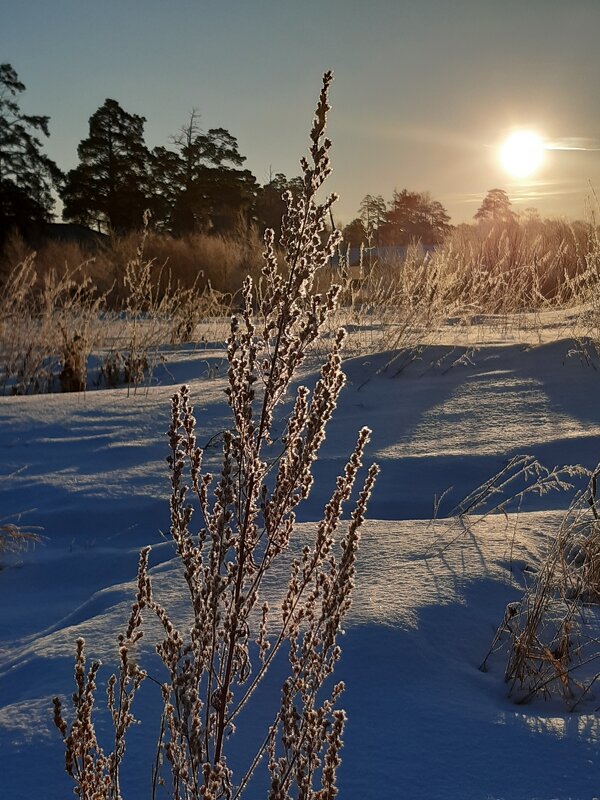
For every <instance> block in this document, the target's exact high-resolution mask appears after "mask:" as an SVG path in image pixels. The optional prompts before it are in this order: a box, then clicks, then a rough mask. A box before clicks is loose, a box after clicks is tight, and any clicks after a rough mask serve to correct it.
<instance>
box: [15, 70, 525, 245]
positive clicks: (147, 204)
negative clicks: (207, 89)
mask: <svg viewBox="0 0 600 800" xmlns="http://www.w3.org/2000/svg"><path fill="white" fill-rule="evenodd" d="M24 91H25V85H24V84H23V83H22V82H21V81H20V80H19V77H18V75H17V72H16V71H15V69H14V68H13V67H12V66H11V65H10V64H1V65H0V248H1V247H2V246H3V244H4V242H5V241H6V240H7V238H8V237H9V235H10V234H11V232H13V231H18V232H19V233H20V234H21V235H22V236H23V237H24V238H25V239H28V238H29V239H31V238H35V237H37V238H38V239H39V238H40V233H41V234H42V235H43V232H44V230H45V229H46V226H47V224H48V223H50V222H52V221H53V219H54V209H55V202H56V198H57V197H60V199H61V200H62V204H63V211H62V218H63V220H64V221H65V222H67V223H74V224H76V225H79V226H85V228H89V229H92V230H94V231H98V232H99V233H104V234H117V235H125V234H128V233H131V232H132V231H137V230H139V229H140V228H141V227H142V225H143V220H144V216H145V214H146V212H149V214H150V220H151V227H152V229H153V230H154V231H156V232H157V233H164V234H166V235H169V236H171V237H175V238H182V237H186V236H189V235H192V234H199V233H200V234H208V235H212V234H214V235H221V236H227V237H230V236H237V235H244V234H246V233H247V232H248V231H249V230H250V229H252V230H253V231H254V232H256V233H258V234H262V232H263V231H264V229H265V228H267V227H269V228H273V229H274V230H275V234H276V237H278V235H279V232H280V225H281V218H282V215H283V213H284V211H285V202H284V201H283V199H282V196H283V195H284V193H285V192H288V191H289V192H292V193H294V194H296V193H303V192H305V191H306V189H305V187H304V184H303V179H302V178H299V177H293V178H290V179H288V178H287V177H286V176H285V175H284V174H282V173H276V174H274V175H272V176H271V177H270V179H269V181H268V182H267V183H266V184H265V185H262V186H261V185H260V184H259V183H258V181H257V180H256V177H255V176H254V175H253V174H252V172H250V170H248V169H244V166H243V165H244V162H245V160H246V158H245V156H243V155H242V154H241V153H240V151H239V147H238V142H237V139H236V137H235V136H233V135H232V134H231V133H230V132H229V131H228V130H226V129H225V128H220V127H215V128H208V130H205V129H204V128H203V127H201V125H200V116H199V112H198V111H197V110H196V109H193V110H192V111H190V113H189V116H188V118H187V119H186V120H185V121H184V122H183V124H182V125H181V127H180V128H179V130H178V131H177V132H175V133H173V135H172V136H171V137H170V138H169V142H168V146H166V147H165V146H159V147H155V148H153V149H150V148H148V146H147V145H146V143H145V140H144V124H145V122H146V118H145V117H143V116H139V115H138V114H131V113H129V112H128V111H126V110H125V109H124V108H122V106H121V105H120V104H119V103H118V102H117V101H116V100H113V99H106V100H105V101H104V103H103V104H102V105H101V106H100V107H99V108H98V110H97V111H95V112H94V114H92V116H91V117H90V118H89V127H88V135H87V137H86V138H85V139H82V141H81V142H80V143H79V145H78V148H77V155H78V159H79V163H78V164H77V166H76V167H75V168H74V169H72V170H70V171H68V172H66V173H65V172H63V171H62V170H61V169H60V168H59V166H58V165H57V164H56V163H54V161H52V160H51V159H50V158H49V157H48V156H47V155H46V154H45V153H44V145H43V139H44V138H45V137H48V136H49V135H50V118H49V117H47V116H35V115H27V114H24V113H23V112H22V111H21V108H20V105H19V97H20V95H21V94H22V92H24ZM475 219H476V220H477V221H485V220H491V221H494V222H496V221H500V222H502V223H503V224H508V223H511V222H514V221H516V219H517V217H516V215H515V214H514V212H513V211H512V209H511V208H510V200H509V198H508V196H507V195H506V193H505V192H503V191H502V190H500V189H492V190H491V191H490V192H488V194H487V196H486V198H484V200H483V202H482V204H481V206H480V208H479V209H478V211H477V213H476V214H475ZM451 230H452V226H451V225H450V217H449V215H448V213H447V212H446V209H445V208H444V206H443V205H442V204H441V203H440V202H438V201H437V200H434V199H433V198H432V197H431V196H430V194H429V193H428V192H417V191H409V190H408V189H403V190H400V191H398V190H395V191H394V193H393V197H392V199H391V201H389V202H386V201H385V200H384V198H383V197H382V196H381V195H377V196H374V195H370V194H368V195H366V196H365V198H364V199H363V200H362V202H361V204H360V207H359V209H358V216H357V217H356V218H355V219H354V220H352V221H351V222H350V224H349V225H347V226H346V227H345V228H344V239H345V242H346V243H347V244H348V245H349V246H360V245H369V246H395V245H406V244H409V243H411V242H414V241H420V242H422V243H423V244H437V243H439V242H441V241H443V240H444V239H445V238H446V236H447V234H448V233H449V232H450V231H451Z"/></svg>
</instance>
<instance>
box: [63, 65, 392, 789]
mask: <svg viewBox="0 0 600 800" xmlns="http://www.w3.org/2000/svg"><path fill="white" fill-rule="evenodd" d="M331 80H332V76H331V73H326V74H325V75H324V79H323V88H322V91H321V95H320V98H319V102H318V105H317V110H316V114H315V117H314V121H313V126H312V130H311V148H310V159H303V160H302V162H301V164H302V169H303V173H304V191H303V193H302V195H300V196H299V197H298V198H297V199H294V198H293V197H292V195H291V194H287V195H286V196H285V201H286V207H287V211H286V214H285V217H284V219H283V225H282V235H281V247H282V249H283V252H284V254H285V264H286V268H285V269H284V270H281V269H280V268H279V265H278V261H277V257H276V253H275V242H274V236H273V233H272V232H271V231H269V232H267V234H266V236H265V252H264V265H263V269H262V292H261V297H260V299H258V298H257V296H256V293H255V288H254V285H253V281H252V279H251V278H250V277H248V278H247V279H246V281H245V282H244V287H243V291H242V310H241V313H240V314H239V316H235V317H233V319H232V322H231V330H230V335H229V339H228V343H227V356H228V363H229V372H228V389H227V396H228V400H229V405H230V408H231V413H232V417H233V427H232V430H231V431H230V432H227V433H226V434H225V435H224V440H223V461H222V467H221V472H220V475H219V476H218V477H217V479H216V481H214V480H213V476H212V475H210V474H208V473H203V472H202V455H203V454H202V449H201V448H200V447H199V446H198V443H197V434H196V420H195V418H194V415H193V409H192V406H191V399H190V392H189V389H188V388H187V387H185V386H184V387H183V388H182V389H181V390H180V391H179V392H178V393H177V394H176V395H175V396H174V397H173V401H172V416H171V425H170V429H169V444H170V456H169V466H170V473H171V489H172V493H171V502H170V509H171V527H170V533H171V537H172V539H173V542H174V544H175V548H176V552H177V557H178V559H179V561H180V564H181V570H182V574H183V578H184V580H185V584H186V586H187V592H188V594H189V601H190V609H191V617H192V621H191V624H190V626H189V627H188V628H187V629H179V628H178V627H177V625H176V624H175V623H174V622H173V620H172V618H171V616H170V614H169V611H168V610H167V609H166V608H164V607H163V605H162V604H161V603H160V601H159V599H158V598H157V597H156V596H155V594H154V592H153V582H152V577H151V575H150V572H149V570H148V558H149V548H146V549H145V550H144V551H143V552H142V554H141V557H140V563H139V571H138V594H137V599H136V602H135V604H134V605H133V608H132V612H131V617H130V620H129V623H128V626H127V629H126V631H125V632H124V633H123V634H122V636H121V637H120V640H119V654H120V667H119V672H118V674H117V675H115V676H113V677H112V678H111V679H110V681H109V708H110V710H111V713H112V717H113V722H114V727H115V737H114V744H113V750H112V752H110V753H109V754H106V753H105V752H104V751H103V749H102V748H101V746H100V744H99V743H98V740H97V738H96V733H95V727H94V715H93V705H94V695H95V681H96V673H97V669H98V667H97V665H96V664H92V666H91V667H90V668H89V670H88V671H87V672H86V667H85V656H84V644H83V641H80V642H79V643H78V648H77V657H76V670H75V674H76V686H77V690H76V693H75V695H74V697H73V702H74V711H75V714H74V721H73V722H72V723H71V726H70V727H69V726H68V725H67V722H66V721H65V719H64V716H63V708H62V704H61V701H60V700H59V699H58V698H57V699H56V700H55V722H56V725H57V727H58V728H59V730H60V731H61V733H62V735H63V737H64V740H65V744H66V759H67V760H66V767H67V771H68V772H69V774H70V775H71V776H72V777H73V779H74V782H75V786H76V792H77V794H78V795H79V796H80V798H85V799H86V800H90V798H92V797H93V798H111V799H115V798H118V797H121V790H120V777H119V775H120V770H121V762H122V757H123V753H124V748H125V734H126V731H127V728H128V727H129V725H130V724H131V721H132V719H133V717H132V712H131V707H132V701H133V697H134V695H135V692H136V691H137V689H138V687H139V685H140V683H141V682H142V681H143V680H144V678H145V677H146V674H145V672H144V671H142V670H141V669H140V667H139V666H137V662H136V661H135V660H134V658H133V655H132V650H133V647H134V645H136V644H137V642H138V640H139V639H140V638H141V636H142V612H144V613H146V612H147V611H148V612H151V613H152V614H154V615H155V616H156V618H157V619H158V621H159V623H160V625H161V626H162V630H163V638H162V640H161V641H160V642H159V643H158V645H157V646H156V651H157V653H158V655H159V657H160V660H161V661H162V664H163V665H164V670H165V678H164V681H163V682H162V686H161V692H162V698H163V714H162V720H161V726H160V728H161V733H160V740H159V748H158V753H157V756H156V759H155V762H154V763H155V767H154V770H153V779H152V796H153V797H154V795H155V792H156V791H157V787H158V785H159V783H160V781H161V780H166V781H167V782H168V783H169V788H170V793H171V796H172V797H173V798H177V800H179V799H180V798H181V800H184V799H185V800H192V798H199V797H203V798H205V799H206V800H216V799H217V798H228V799H229V800H237V798H240V797H242V796H248V795H249V791H250V789H249V787H251V783H250V781H251V778H252V775H253V773H254V771H255V770H256V768H257V766H258V764H259V762H260V761H261V759H263V758H264V759H265V760H266V765H267V770H268V786H269V788H268V792H267V796H268V797H269V800H288V798H292V797H294V798H296V797H297V798H306V799H307V800H308V799H309V798H310V800H325V799H326V798H329V799H332V798H334V797H335V795H336V794H337V768H338V766H339V764H340V750H341V747H342V734H343V729H344V724H345V713H344V712H343V711H342V710H341V709H340V708H338V700H339V697H340V695H341V693H342V691H343V688H344V686H343V683H341V682H335V681H334V679H333V672H334V667H335V665H336V662H337V661H338V659H339V658H340V648H339V646H338V644H337V637H338V634H339V632H340V629H341V626H342V623H343V620H344V617H345V615H346V614H347V612H348V609H349V608H350V604H351V597H352V589H353V584H354V573H355V560H356V554H357V549H358V545H359V539H360V529H361V525H362V523H363V520H364V517H365V511H366V506H367V502H368V498H369V495H370V493H371V490H372V488H373V485H374V482H375V479H376V474H377V471H378V470H377V467H376V466H375V465H373V466H371V467H370V469H369V470H368V472H367V475H366V478H365V480H364V483H363V485H362V488H361V489H360V490H358V491H356V492H355V483H356V481H357V477H358V473H359V470H360V468H361V465H362V459H363V453H364V449H365V446H366V444H367V442H368V440H369V431H368V429H366V428H364V429H362V430H361V431H360V433H359V435H358V440H357V443H356V446H355V448H354V451H353V452H352V454H351V456H350V458H349V460H348V463H347V465H346V467H345V470H344V472H343V474H342V475H340V476H339V477H338V478H337V483H336V486H335V490H334V492H333V494H332V496H331V498H330V500H329V502H328V503H327V505H326V508H325V510H324V514H323V518H322V519H321V521H320V522H319V523H318V524H317V525H316V530H315V535H314V538H313V539H312V541H311V543H310V544H307V545H306V546H305V547H304V548H303V549H302V551H301V553H300V554H299V555H298V556H297V557H292V555H291V552H292V551H291V546H292V543H293V540H294V537H295V536H296V535H297V531H296V511H297V508H298V506H299V505H300V504H301V503H302V502H303V501H304V500H306V499H307V498H308V496H309V494H310V491H311V487H312V485H313V476H312V466H313V464H314V462H315V460H316V459H317V457H318V455H319V451H320V448H321V446H322V444H323V442H324V439H325V430H326V426H327V423H328V421H329V419H330V418H331V415H332V414H333V412H334V409H335V406H336V402H337V399H338V396H339V393H340V391H341V389H342V387H343V385H344V380H345V379H344V375H343V373H342V371H341V349H342V345H343V342H344V332H343V331H342V330H340V331H339V332H338V333H337V335H336V337H335V342H334V344H333V347H332V349H331V352H330V353H329V355H328V357H327V359H326V360H325V363H324V364H323V366H322V369H321V375H320V378H319V380H318V381H317V384H316V386H315V388H314V390H313V391H312V393H311V392H309V390H308V389H307V388H306V387H304V386H300V387H299V388H297V389H296V392H295V398H294V402H293V408H292V411H291V413H290V415H289V419H288V422H287V427H286V429H285V433H284V435H283V437H282V440H281V441H282V443H283V450H282V451H280V452H276V449H275V444H274V438H275V437H274V435H273V424H274V420H275V419H276V415H277V410H278V407H279V406H280V405H281V403H282V401H283V400H284V398H285V397H286V394H287V393H288V391H289V388H290V384H291V381H292V380H293V378H294V376H295V374H296V373H297V371H298V369H299V368H300V366H301V365H302V364H303V362H304V359H305V357H306V355H307V352H308V351H309V348H310V347H311V345H312V344H313V343H314V342H315V340H316V338H317V337H318V336H319V332H320V330H321V328H322V326H323V325H324V324H325V323H326V321H327V319H328V317H329V316H330V315H331V314H332V313H333V311H334V310H335V306H336V301H337V297H338V294H339V287H337V286H333V287H331V288H330V289H328V290H327V291H326V292H325V293H323V294H318V293H314V292H313V291H312V288H313V284H314V281H315V278H316V275H317V272H318V270H319V269H321V268H322V267H324V266H325V265H326V264H327V262H328V259H329V257H330V254H331V252H332V251H333V249H334V247H335V246H336V244H337V242H338V233H337V232H333V233H332V234H330V235H329V236H328V237H326V236H325V230H326V220H327V218H328V216H329V210H330V208H331V205H332V203H333V202H334V200H335V197H334V196H331V197H329V198H328V199H326V200H324V201H323V202H321V203H319V202H317V200H316V199H315V197H316V193H317V192H318V190H319V189H320V187H321V186H322V184H323V182H324V181H325V179H326V177H327V176H328V174H329V172H330V165H329V156H328V151H329V148H330V142H329V140H328V139H327V138H325V123H326V116H327V112H328V110H329V103H328V90H329V86H330V83H331ZM324 241H325V243H323V242H324ZM352 497H354V509H353V511H352V513H351V514H350V517H349V519H347V520H346V521H343V520H342V517H343V511H344V506H345V505H346V504H347V503H348V502H349V501H351V499H352ZM194 515H195V516H194ZM196 517H199V523H198V525H197V526H195V525H193V522H192V520H193V519H195V518H196ZM340 532H341V541H340V542H339V543H338V544H337V545H336V542H335V540H336V537H338V536H339V534H340ZM281 561H283V562H284V563H285V564H286V565H287V570H288V571H289V581H288V584H287V588H286V589H285V590H284V594H283V601H282V602H281V605H280V606H279V607H270V605H269V603H268V601H267V599H266V596H265V579H266V576H267V574H268V573H269V572H270V571H272V570H273V569H274V565H275V564H276V563H277V562H281ZM286 657H287V660H288V662H289V666H288V675H287V677H286V678H285V680H284V681H283V684H282V685H281V690H280V705H279V709H278V710H277V711H276V712H274V716H273V718H272V721H271V724H270V726H269V727H268V729H267V730H265V732H264V738H263V739H262V742H261V743H260V744H259V745H258V746H257V748H256V751H255V753H254V755H253V756H252V757H251V758H250V759H249V760H248V762H247V763H246V765H245V766H244V767H243V768H242V769H241V771H239V772H234V770H233V767H232V766H231V764H232V760H231V758H230V757H229V756H230V754H231V751H232V745H234V740H235V730H236V726H237V725H238V724H240V725H241V726H243V724H244V722H245V721H247V719H248V716H249V715H248V714H243V713H242V712H244V711H245V710H246V709H247V707H248V706H249V705H251V703H252V700H253V698H255V692H256V690H257V688H258V686H259V685H260V684H261V683H262V682H263V681H264V680H265V678H266V677H267V675H268V674H269V673H271V674H272V670H271V668H272V667H273V666H274V664H275V661H276V659H277V662H278V663H281V660H282V659H285V658H286ZM238 735H243V734H242V733H241V732H240V734H238ZM161 763H164V764H165V765H167V773H168V774H167V776H165V775H164V773H163V772H162V770H161V766H160V765H161Z"/></svg>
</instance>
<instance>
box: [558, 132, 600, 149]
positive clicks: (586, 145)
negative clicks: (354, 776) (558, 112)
mask: <svg viewBox="0 0 600 800" xmlns="http://www.w3.org/2000/svg"><path fill="white" fill-rule="evenodd" d="M545 147H546V150H583V151H584V152H587V151H591V152H595V151H598V150H600V141H598V139H583V138H581V137H577V136H572V137H570V138H567V139H556V140H555V141H553V142H546V144H545Z"/></svg>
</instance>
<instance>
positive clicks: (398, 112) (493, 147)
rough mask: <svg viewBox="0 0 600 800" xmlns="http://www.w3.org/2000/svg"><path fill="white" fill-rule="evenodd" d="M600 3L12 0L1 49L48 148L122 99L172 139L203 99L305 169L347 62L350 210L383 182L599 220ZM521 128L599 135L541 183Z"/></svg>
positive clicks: (252, 164)
mask: <svg viewBox="0 0 600 800" xmlns="http://www.w3.org/2000/svg"><path fill="white" fill-rule="evenodd" d="M599 35H600V0H571V1H570V2H567V0H561V1H560V2H559V0H501V1H500V0H372V2H370V3H365V2H355V0H321V2H316V1H315V0H169V1H167V0H97V2H90V1H89V0H18V1H15V2H7V0H0V61H3V62H4V61H8V62H9V63H11V64H12V65H13V67H14V68H15V69H16V70H17V72H18V74H19V77H20V78H21V80H22V81H23V82H24V83H25V84H26V86H27V92H26V94H25V95H24V96H23V97H22V100H21V105H22V108H23V109H24V110H25V111H27V112H29V113H40V114H48V115H49V116H50V117H51V122H50V130H51V138H50V139H49V140H48V143H47V148H46V150H47V152H48V153H49V155H50V156H51V157H53V158H54V159H55V160H56V161H57V163H58V164H59V166H60V167H62V168H63V169H68V168H70V167H72V166H74V165H75V164H76V162H77V154H76V148H77V144H78V142H79V141H80V139H82V138H83V137H85V135H86V133H87V121H88V118H89V117H90V115H91V114H93V113H94V111H95V110H96V109H97V108H98V107H99V106H100V105H101V104H102V103H103V102H104V100H105V98H107V97H111V98H114V99H116V100H118V101H119V102H120V103H121V105H122V106H123V107H124V108H125V109H126V110H127V111H130V112H133V113H137V114H142V115H143V116H145V117H146V118H147V123H146V140H147V143H148V144H149V146H151V147H152V146H155V145H158V144H164V145H166V144H168V137H169V135H171V134H173V133H176V132H177V130H178V129H179V127H180V126H181V125H182V124H183V123H184V122H185V120H186V117H187V115H188V113H189V111H190V109H191V108H192V107H197V108H198V109H199V110H200V113H201V115H202V118H201V122H202V124H203V126H205V127H206V128H209V127H217V126H222V127H225V128H227V129H228V130H229V131H230V132H231V133H232V134H233V135H234V136H236V137H237V139H238V141H239V146H240V151H241V153H242V154H243V155H245V156H246V157H247V162H246V165H247V166H248V168H249V169H251V170H252V172H253V173H254V174H255V175H256V177H257V178H258V180H259V181H261V182H265V181H266V180H267V178H268V174H269V168H270V167H272V169H273V170H274V171H277V172H285V173H286V174H287V175H288V176H289V177H291V176H293V175H295V174H297V173H298V171H299V170H298V159H299V157H300V155H302V154H303V152H304V150H305V147H306V141H307V132H308V128H309V125H310V120H311V116H312V109H313V106H314V102H315V99H316V96H317V93H318V90H319V85H320V76H321V74H322V72H323V71H324V70H325V69H328V68H332V69H333V70H334V72H335V76H336V80H335V82H334V84H333V88H332V95H331V98H332V103H333V111H332V114H331V118H330V119H331V122H330V129H329V130H330V134H331V136H332V138H333V141H334V149H333V162H334V176H333V177H332V179H331V182H330V188H331V189H332V190H335V191H337V192H338V193H339V194H340V195H341V200H340V202H339V204H338V206H337V217H338V218H339V219H340V220H342V221H344V222H348V221H349V220H350V219H351V218H352V217H353V216H355V215H356V210H357V206H358V204H359V202H360V200H361V198H362V197H363V196H364V195H365V194H366V193H371V194H382V195H383V196H384V197H385V198H386V200H388V199H389V198H390V197H391V195H392V192H393V190H394V188H398V189H402V188H408V189H415V190H429V191H430V192H431V193H432V195H433V197H434V198H435V199H437V200H440V201H441V202H442V203H443V204H444V205H445V206H446V208H447V209H448V210H449V212H450V213H451V215H452V218H453V221H454V222H459V221H463V220H468V219H470V218H471V217H472V215H473V213H474V212H475V210H476V208H477V206H478V205H479V202H480V201H481V199H482V197H483V196H484V195H485V193H486V191H487V190H488V189H490V188H493V187H499V188H504V189H506V190H507V191H508V192H509V194H510V196H511V197H512V198H513V202H514V203H515V205H516V206H517V207H518V208H523V207H525V206H536V207H537V208H539V210H540V211H541V212H542V213H543V214H548V215H557V214H564V215H568V216H582V215H583V214H584V203H585V198H586V194H589V182H591V183H592V184H593V185H595V186H597V187H599V188H600V151H597V150H595V149H594V148H595V147H600V100H599V99H598V81H599V79H600V48H599V46H598V37H599ZM515 127H525V128H532V129H534V130H537V131H538V132H539V133H540V134H541V135H543V136H544V137H546V139H547V140H549V141H550V142H554V143H559V144H564V145H566V146H571V145H573V144H575V146H577V147H580V146H581V147H584V148H587V149H578V150H572V149H571V150H551V151H548V153H547V157H546V160H545V162H544V166H543V167H542V169H541V170H540V171H539V172H538V173H537V174H536V175H535V177H534V178H532V179H530V180H527V181H525V180H521V181H516V180H515V179H513V178H511V177H510V176H508V175H507V174H506V173H505V172H504V171H503V170H502V168H501V167H500V166H499V164H498V158H497V146H498V143H499V141H500V140H501V139H502V137H503V136H504V135H505V134H506V133H507V132H508V131H509V130H511V129H513V128H515Z"/></svg>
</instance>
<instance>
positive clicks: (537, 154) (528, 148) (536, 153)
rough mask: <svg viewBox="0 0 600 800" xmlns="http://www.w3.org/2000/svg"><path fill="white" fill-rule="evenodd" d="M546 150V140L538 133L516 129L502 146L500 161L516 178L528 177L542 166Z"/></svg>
mask: <svg viewBox="0 0 600 800" xmlns="http://www.w3.org/2000/svg"><path fill="white" fill-rule="evenodd" d="M544 150H545V145H544V140H543V139H542V137H541V136H538V134H537V133H532V132H531V131H515V133H513V134H511V135H510V136H509V137H508V139H506V141H505V142H504V144H503V145H502V147H501V148H500V161H501V163H502V166H503V167H504V169H505V170H506V171H507V172H509V173H510V174H511V175H513V176H514V177H515V178H527V177H528V176H529V175H532V174H533V173H534V172H535V171H536V170H537V169H538V168H539V167H540V166H541V164H542V161H543V160H544Z"/></svg>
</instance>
